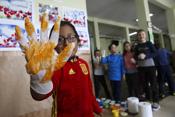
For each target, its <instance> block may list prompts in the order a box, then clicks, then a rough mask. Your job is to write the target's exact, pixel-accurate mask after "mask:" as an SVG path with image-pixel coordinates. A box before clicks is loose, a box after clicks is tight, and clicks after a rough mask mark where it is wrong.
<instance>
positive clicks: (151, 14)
mask: <svg viewBox="0 0 175 117" xmlns="http://www.w3.org/2000/svg"><path fill="white" fill-rule="evenodd" d="M149 16H150V17H152V16H154V14H153V13H150V14H149ZM138 21H139V19H138V18H136V22H138Z"/></svg>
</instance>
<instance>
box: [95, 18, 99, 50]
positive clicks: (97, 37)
mask: <svg viewBox="0 0 175 117" xmlns="http://www.w3.org/2000/svg"><path fill="white" fill-rule="evenodd" d="M94 30H95V45H96V48H97V49H100V34H99V26H98V21H97V19H96V18H94Z"/></svg>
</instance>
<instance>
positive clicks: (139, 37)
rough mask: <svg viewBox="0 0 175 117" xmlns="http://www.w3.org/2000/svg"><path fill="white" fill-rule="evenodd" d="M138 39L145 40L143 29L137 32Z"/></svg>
mask: <svg viewBox="0 0 175 117" xmlns="http://www.w3.org/2000/svg"><path fill="white" fill-rule="evenodd" d="M137 37H138V41H139V42H141V43H144V42H146V33H145V32H144V31H141V32H139V33H138V34H137Z"/></svg>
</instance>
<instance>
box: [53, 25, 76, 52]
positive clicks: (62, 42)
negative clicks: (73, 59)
mask: <svg viewBox="0 0 175 117" xmlns="http://www.w3.org/2000/svg"><path fill="white" fill-rule="evenodd" d="M72 42H74V43H75V48H74V50H73V53H72V55H75V54H76V52H77V49H78V39H77V38H76V36H75V32H74V31H73V29H72V27H70V26H69V25H64V26H62V27H60V37H59V41H58V45H57V47H56V51H57V52H58V53H60V52H61V51H62V50H63V49H64V48H65V47H66V46H67V44H68V43H72Z"/></svg>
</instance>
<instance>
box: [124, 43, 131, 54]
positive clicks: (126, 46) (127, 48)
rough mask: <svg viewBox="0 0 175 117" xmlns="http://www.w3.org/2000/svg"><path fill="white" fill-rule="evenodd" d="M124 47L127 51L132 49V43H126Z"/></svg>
mask: <svg viewBox="0 0 175 117" xmlns="http://www.w3.org/2000/svg"><path fill="white" fill-rule="evenodd" d="M124 48H125V51H127V52H129V51H131V45H130V44H129V43H126V44H125V46H124Z"/></svg>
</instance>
